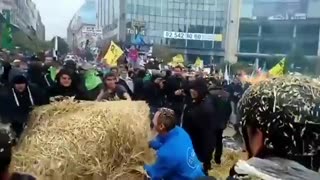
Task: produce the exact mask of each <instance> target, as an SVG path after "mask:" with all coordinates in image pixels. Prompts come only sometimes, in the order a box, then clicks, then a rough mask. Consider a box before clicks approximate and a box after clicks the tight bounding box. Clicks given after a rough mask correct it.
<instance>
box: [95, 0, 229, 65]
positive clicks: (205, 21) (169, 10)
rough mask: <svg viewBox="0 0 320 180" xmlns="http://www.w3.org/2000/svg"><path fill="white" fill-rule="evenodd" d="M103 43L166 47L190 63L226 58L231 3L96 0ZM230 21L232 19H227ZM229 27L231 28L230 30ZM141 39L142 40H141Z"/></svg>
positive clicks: (225, 0) (215, 0)
mask: <svg viewBox="0 0 320 180" xmlns="http://www.w3.org/2000/svg"><path fill="white" fill-rule="evenodd" d="M97 1H98V2H99V3H100V4H104V5H105V6H103V7H102V8H101V10H100V11H99V13H98V14H97V19H98V20H99V22H98V26H101V27H102V28H103V37H104V39H106V40H109V41H110V40H111V39H112V40H120V41H124V42H126V43H127V44H130V43H131V44H135V43H137V37H139V38H140V39H139V43H140V42H141V41H143V43H145V44H149V45H151V44H153V45H161V46H167V47H169V48H170V49H172V50H174V51H175V52H177V53H182V54H184V55H185V57H186V58H187V59H188V60H189V61H190V62H193V61H194V60H195V59H196V58H197V56H200V57H201V58H202V59H204V60H205V63H209V62H210V60H211V59H212V58H213V57H214V59H215V60H216V61H220V60H224V59H225V57H224V56H225V50H224V45H225V42H224V39H225V35H226V33H227V28H226V27H227V24H228V23H227V22H228V19H227V18H228V17H230V16H229V15H228V9H230V4H232V1H233V0H197V1H192V0H97ZM230 18H231V17H230ZM230 28H232V27H230ZM141 39H142V40H141Z"/></svg>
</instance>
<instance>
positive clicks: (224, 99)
mask: <svg viewBox="0 0 320 180" xmlns="http://www.w3.org/2000/svg"><path fill="white" fill-rule="evenodd" d="M209 93H210V98H211V100H212V103H213V106H214V109H215V110H216V116H215V121H216V124H217V127H218V128H219V129H225V128H226V126H227V124H228V121H229V119H230V115H231V113H232V107H231V101H230V95H229V93H228V92H226V91H224V90H223V89H222V88H215V89H211V90H210V92H209Z"/></svg>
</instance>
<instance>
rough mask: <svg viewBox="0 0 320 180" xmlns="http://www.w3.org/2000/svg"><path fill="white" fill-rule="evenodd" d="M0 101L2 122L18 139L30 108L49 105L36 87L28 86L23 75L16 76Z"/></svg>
mask: <svg viewBox="0 0 320 180" xmlns="http://www.w3.org/2000/svg"><path fill="white" fill-rule="evenodd" d="M1 99H2V101H1V102H0V104H1V105H0V107H1V108H0V109H1V110H0V111H1V113H0V114H1V115H2V116H3V119H2V121H3V122H5V123H11V127H12V129H13V130H14V131H15V133H16V135H17V137H18V138H19V137H20V135H21V133H22V131H23V128H24V126H25V124H26V123H27V120H28V115H29V112H30V111H31V110H32V108H33V107H34V106H40V105H44V104H48V103H49V101H48V99H47V97H46V96H45V93H44V92H43V91H41V90H40V89H39V88H37V87H36V86H33V85H30V84H29V82H28V80H27V78H26V77H24V76H23V75H17V76H15V77H14V78H13V79H12V82H11V86H10V88H8V89H7V90H6V93H5V97H1Z"/></svg>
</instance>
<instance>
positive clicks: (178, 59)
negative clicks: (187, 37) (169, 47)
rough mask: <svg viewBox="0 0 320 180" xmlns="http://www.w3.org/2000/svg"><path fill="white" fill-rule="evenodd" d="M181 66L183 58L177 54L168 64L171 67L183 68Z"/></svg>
mask: <svg viewBox="0 0 320 180" xmlns="http://www.w3.org/2000/svg"><path fill="white" fill-rule="evenodd" d="M183 64H184V58H183V55H182V54H177V55H176V56H174V57H173V58H172V61H171V62H169V63H168V65H169V66H172V67H177V66H181V67H184V65H183Z"/></svg>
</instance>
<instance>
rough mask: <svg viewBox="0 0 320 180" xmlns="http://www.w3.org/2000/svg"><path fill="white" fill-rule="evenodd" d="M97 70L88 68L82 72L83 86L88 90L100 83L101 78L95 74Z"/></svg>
mask: <svg viewBox="0 0 320 180" xmlns="http://www.w3.org/2000/svg"><path fill="white" fill-rule="evenodd" d="M97 74H98V72H97V71H96V70H89V71H87V72H86V73H85V74H84V78H85V86H86V88H87V90H88V91H90V90H92V89H94V88H96V87H98V86H99V85H100V84H102V80H101V78H100V77H99V76H97Z"/></svg>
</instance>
